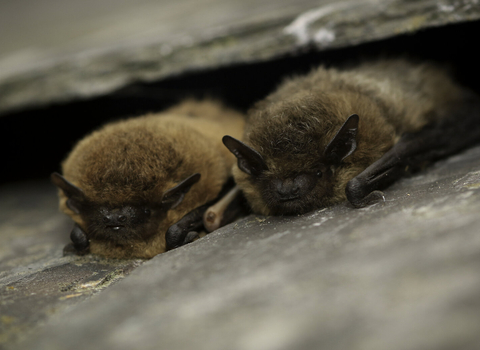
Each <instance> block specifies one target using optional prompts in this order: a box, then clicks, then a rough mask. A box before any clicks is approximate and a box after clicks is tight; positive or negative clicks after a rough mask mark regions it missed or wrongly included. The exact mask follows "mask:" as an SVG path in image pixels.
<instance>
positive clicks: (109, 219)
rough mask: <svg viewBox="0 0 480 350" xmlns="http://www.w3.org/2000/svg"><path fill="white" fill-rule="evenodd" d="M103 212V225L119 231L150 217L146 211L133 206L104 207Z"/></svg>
mask: <svg viewBox="0 0 480 350" xmlns="http://www.w3.org/2000/svg"><path fill="white" fill-rule="evenodd" d="M101 214H102V217H101V222H102V225H103V226H104V227H105V228H106V229H111V230H113V231H119V230H120V229H122V228H125V227H134V226H136V225H137V224H140V223H142V222H145V221H146V220H147V219H148V217H147V215H146V214H145V213H143V212H142V211H141V210H139V209H138V208H134V207H132V206H125V207H122V208H115V209H105V208H104V209H103V210H102V211H101Z"/></svg>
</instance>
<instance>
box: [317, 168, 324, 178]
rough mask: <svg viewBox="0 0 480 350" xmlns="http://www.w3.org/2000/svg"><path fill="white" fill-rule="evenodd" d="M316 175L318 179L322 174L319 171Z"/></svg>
mask: <svg viewBox="0 0 480 350" xmlns="http://www.w3.org/2000/svg"><path fill="white" fill-rule="evenodd" d="M316 175H317V177H318V178H320V177H322V175H323V173H322V172H321V171H320V170H319V171H317V174H316Z"/></svg>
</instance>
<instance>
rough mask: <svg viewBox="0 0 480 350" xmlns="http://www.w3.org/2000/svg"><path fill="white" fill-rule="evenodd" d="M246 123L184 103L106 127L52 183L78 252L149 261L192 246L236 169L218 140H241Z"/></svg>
mask: <svg viewBox="0 0 480 350" xmlns="http://www.w3.org/2000/svg"><path fill="white" fill-rule="evenodd" d="M244 123H245V120H244V117H243V115H242V114H240V113H238V112H236V111H233V110H231V109H228V108H226V107H224V106H222V105H220V104H218V103H216V102H212V101H203V102H198V101H186V102H184V103H182V104H180V105H178V106H175V107H173V108H171V109H169V110H167V111H166V112H163V113H159V114H150V115H146V116H142V117H137V118H132V119H128V120H124V121H118V122H113V123H110V124H107V125H105V126H104V127H102V128H101V129H99V130H98V131H95V132H93V133H92V134H90V135H88V136H87V137H85V138H84V139H83V140H81V141H80V142H78V144H77V145H76V146H75V147H74V149H73V150H72V151H71V153H70V155H69V156H68V157H67V158H66V159H65V161H64V162H63V163H62V171H63V176H62V175H60V174H58V173H53V174H52V176H51V179H52V181H53V183H54V184H55V185H56V186H57V187H58V188H59V197H60V209H61V210H62V211H63V212H64V213H66V214H67V215H69V216H70V217H71V218H72V219H73V220H74V222H75V226H74V229H73V230H72V233H71V238H72V241H73V245H74V247H75V249H76V250H77V251H79V252H80V253H84V252H86V251H88V249H89V251H90V252H91V253H94V254H98V255H103V256H106V257H115V258H133V257H135V258H151V257H153V256H155V255H157V254H159V253H162V252H164V251H165V250H166V249H167V243H169V247H168V248H174V247H176V246H178V245H181V244H184V243H187V242H189V241H191V240H192V239H194V238H195V237H196V235H197V234H196V233H191V231H193V230H197V229H199V228H200V226H201V225H202V216H203V212H204V211H205V210H206V209H207V207H209V206H210V205H212V204H213V202H214V201H215V199H216V198H217V197H218V196H219V195H221V190H222V187H223V186H224V185H225V184H226V183H227V180H228V179H229V178H230V177H231V169H232V165H233V164H234V162H235V157H234V156H233V155H231V154H230V152H228V150H227V149H225V147H224V146H223V145H222V142H221V137H222V136H223V135H225V134H227V133H233V134H235V135H237V136H238V137H240V136H241V135H242V132H243V127H244ZM177 222H180V223H181V225H183V226H182V227H181V228H180V229H179V227H177V226H175V225H174V224H175V223H177ZM172 225H174V226H172ZM171 226H172V227H173V231H172V230H171V232H170V233H169V235H168V237H167V238H168V239H169V240H170V242H166V234H167V230H168V229H169V228H170V227H171Z"/></svg>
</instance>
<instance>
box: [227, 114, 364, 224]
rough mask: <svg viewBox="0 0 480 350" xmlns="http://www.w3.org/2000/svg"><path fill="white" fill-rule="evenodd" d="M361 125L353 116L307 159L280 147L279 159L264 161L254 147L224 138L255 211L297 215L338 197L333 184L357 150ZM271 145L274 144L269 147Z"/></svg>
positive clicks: (240, 182) (268, 154)
mask: <svg viewBox="0 0 480 350" xmlns="http://www.w3.org/2000/svg"><path fill="white" fill-rule="evenodd" d="M358 121H359V117H358V115H356V114H353V115H351V116H350V117H348V118H347V120H346V121H345V122H344V124H343V125H342V126H341V127H340V128H339V129H338V131H337V132H336V134H335V136H334V137H333V138H332V139H331V140H329V142H328V143H327V145H326V147H324V148H323V149H318V150H310V149H309V150H307V152H308V153H310V154H306V155H305V154H300V153H301V150H300V151H298V154H292V148H291V147H290V148H288V147H286V148H285V149H282V147H281V146H280V147H279V146H276V152H275V153H276V155H275V156H272V152H264V153H265V154H266V157H264V155H262V153H261V152H259V151H257V150H256V149H254V148H253V147H252V146H249V145H247V144H246V143H243V142H241V141H239V140H237V139H234V138H233V137H231V136H224V138H223V143H224V145H225V146H226V147H227V148H228V149H229V150H230V151H231V152H232V153H233V154H234V155H235V156H236V157H237V160H238V162H237V166H238V169H239V170H240V171H237V172H236V180H237V183H238V184H239V185H240V187H241V188H242V190H243V191H244V193H245V196H246V198H247V199H248V200H249V202H250V204H251V206H252V208H253V210H254V211H256V212H259V213H261V214H269V215H293V214H301V213H305V212H308V211H311V210H314V209H318V208H321V207H323V206H325V205H326V203H328V202H329V200H330V198H331V197H332V196H335V195H336V193H335V188H334V185H333V182H334V181H335V172H336V170H337V168H339V167H340V166H341V165H342V162H343V160H344V159H345V158H347V157H348V156H350V155H351V154H352V153H353V152H354V151H355V149H356V147H357V140H356V137H357V130H358ZM271 144H272V141H271V140H270V141H269V142H267V143H266V145H267V146H270V145H271ZM262 148H263V150H265V149H266V148H268V147H262ZM293 153H294V152H293ZM295 158H297V159H295ZM312 158H313V161H312ZM304 160H305V161H304ZM307 160H308V161H307Z"/></svg>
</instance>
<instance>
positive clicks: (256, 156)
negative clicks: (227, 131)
mask: <svg viewBox="0 0 480 350" xmlns="http://www.w3.org/2000/svg"><path fill="white" fill-rule="evenodd" d="M222 141H223V144H224V145H225V146H226V147H227V148H228V149H229V150H230V152H232V153H233V154H234V155H235V157H237V159H238V168H239V169H240V170H241V171H243V172H244V173H246V174H248V175H252V176H258V175H260V174H261V173H262V172H264V171H265V170H268V167H267V165H266V164H265V161H264V160H263V157H262V155H261V154H260V153H258V152H257V151H256V150H254V149H253V148H252V147H250V146H248V145H246V144H244V143H243V142H241V141H239V140H237V139H235V138H233V137H231V136H228V135H226V136H224V137H223V139H222Z"/></svg>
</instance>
